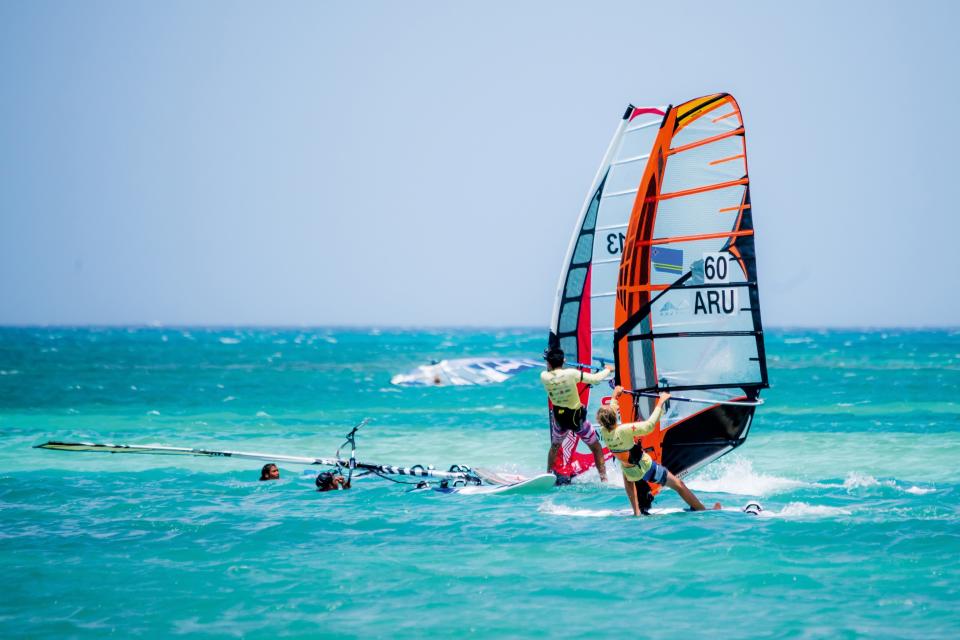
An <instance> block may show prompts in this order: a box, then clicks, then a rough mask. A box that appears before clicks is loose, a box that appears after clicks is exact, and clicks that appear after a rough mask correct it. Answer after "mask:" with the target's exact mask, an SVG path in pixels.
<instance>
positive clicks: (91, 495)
mask: <svg viewBox="0 0 960 640" xmlns="http://www.w3.org/2000/svg"><path fill="white" fill-rule="evenodd" d="M766 340H767V342H766V344H767V353H768V366H769V370H770V379H771V384H772V386H771V388H770V389H769V390H767V391H765V392H764V394H763V398H764V400H765V404H764V405H763V406H761V407H760V408H759V409H758V411H757V414H756V418H755V420H754V423H753V426H752V429H751V433H750V437H749V439H748V440H747V442H746V444H744V445H743V446H742V447H741V448H739V449H738V450H736V451H735V452H733V453H731V454H729V455H727V456H726V457H724V458H722V459H720V460H718V461H716V462H714V463H712V464H710V465H708V466H707V467H705V468H704V469H702V470H700V471H699V472H697V473H695V474H693V475H691V476H690V477H688V479H687V481H688V484H689V486H690V488H691V489H693V490H694V491H695V492H696V493H697V494H698V495H699V496H700V497H701V498H702V499H703V501H704V502H713V501H720V502H721V503H723V504H724V505H725V506H728V507H742V506H743V505H744V504H746V503H748V502H751V501H759V502H760V503H761V504H762V505H763V507H764V511H763V513H762V514H761V515H760V516H756V517H755V516H750V515H746V514H743V513H740V512H738V511H736V510H727V511H721V512H715V513H696V514H694V513H687V512H679V513H674V514H670V515H662V516H655V517H646V518H632V517H628V516H626V515H624V514H625V513H626V510H627V508H628V504H627V500H626V497H625V495H624V493H623V489H622V487H621V486H618V484H617V483H616V482H614V483H611V484H610V485H601V484H600V483H599V481H598V479H597V477H596V475H592V476H587V477H585V478H583V479H582V480H581V481H579V482H577V483H575V484H574V485H572V486H569V487H563V488H559V489H555V490H552V491H550V492H547V493H540V494H530V495H493V496H464V495H447V494H441V493H436V492H410V491H409V489H410V486H409V485H401V484H395V483H391V482H388V481H385V480H382V479H378V478H369V477H367V478H361V479H359V480H357V481H356V482H355V485H354V488H353V489H352V490H351V491H345V492H336V493H318V492H316V491H315V490H314V485H313V476H312V475H310V474H309V473H304V471H305V468H304V467H298V466H297V465H287V464H281V465H280V470H281V476H282V478H281V480H280V481H279V482H271V483H266V482H258V477H259V470H260V464H259V463H257V462H251V461H242V460H236V459H226V458H181V457H170V456H165V457H160V456H134V455H107V454H99V453H71V452H62V451H48V450H41V449H34V448H32V446H33V445H35V444H38V443H41V442H44V441H46V440H49V439H54V440H83V441H91V442H119V443H137V444H166V445H174V446H191V447H210V448H221V449H234V450H248V451H268V452H274V453H285V454H292V455H310V456H332V455H333V453H334V452H335V451H336V449H337V447H338V446H339V445H340V443H341V442H342V440H343V435H344V434H345V433H346V432H347V431H348V430H349V429H350V428H351V427H352V426H353V425H354V424H356V423H358V422H359V421H360V420H362V419H363V418H370V423H369V424H368V425H367V426H365V427H363V429H362V430H361V431H360V432H359V434H358V440H357V444H358V450H357V457H358V459H360V460H369V461H374V462H384V463H389V464H397V465H409V464H423V465H427V464H432V465H435V466H436V467H437V468H446V467H447V466H449V465H450V464H453V463H460V464H467V465H471V466H481V467H488V468H492V469H495V470H499V471H509V472H517V473H524V474H536V473H541V472H542V470H543V468H544V465H545V458H546V450H547V446H548V431H547V425H546V421H545V416H546V411H545V408H544V394H543V391H542V389H541V388H540V385H539V381H538V377H537V373H536V371H527V372H524V373H520V374H518V375H517V376H516V377H515V378H513V379H511V380H509V381H507V382H505V383H503V384H498V385H491V386H486V387H444V388H400V387H395V386H392V385H391V384H390V377H391V376H392V375H393V374H395V373H400V372H403V371H406V370H408V369H411V368H413V367H415V366H417V365H419V364H425V363H427V362H429V361H430V360H431V359H440V358H453V357H468V356H489V355H496V356H518V357H531V356H533V357H536V356H538V355H539V353H540V351H541V350H542V349H543V347H544V346H545V341H546V331H540V330H531V329H516V330H505V329H488V330H485V329H456V330H454V329H451V330H434V329H429V330H391V329H372V328H371V329H337V328H331V329H323V328H321V329H316V328H309V329H277V330H269V329H202V328H163V327H158V328H103V329H66V328H64V329H60V328H6V329H0V518H2V527H0V575H3V576H4V577H5V579H6V583H7V586H6V587H4V588H3V592H4V595H3V597H2V598H0V635H2V636H3V637H6V638H15V637H16V638H19V637H24V638H71V637H77V638H90V637H94V638H99V637H105V636H113V637H170V636H190V637H210V638H241V637H267V638H271V637H276V638H290V637H303V638H360V637H364V638H381V637H382V638H387V637H389V638H417V637H425V636H435V637H441V638H443V637H453V636H456V637H477V638H541V637H551V638H578V637H585V636H595V635H600V636H605V637H617V636H620V635H629V636H630V637H641V638H680V637H695V638H699V637H719V638H857V637H891V638H929V637H937V638H955V637H958V636H960V500H958V498H960V471H958V462H960V331H951V330H937V331H933V330H930V331H914V330H909V331H908V330H895V329H887V330H863V331H855V330H851V331H826V330H823V331H811V330H787V329H781V330H773V331H768V332H767V336H766ZM307 471H309V470H307ZM314 471H315V469H314ZM612 471H613V470H612ZM617 475H618V474H617V473H616V472H615V471H614V472H613V473H611V476H613V477H616V476H617ZM657 503H658V505H660V506H664V507H680V506H682V501H681V500H680V498H679V497H678V496H677V495H676V494H675V493H673V492H671V491H666V492H664V493H662V494H661V495H660V497H658V499H657Z"/></svg>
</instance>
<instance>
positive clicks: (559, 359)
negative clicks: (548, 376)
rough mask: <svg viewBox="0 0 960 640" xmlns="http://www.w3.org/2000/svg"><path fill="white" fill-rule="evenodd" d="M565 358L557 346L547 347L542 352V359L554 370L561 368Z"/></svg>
mask: <svg viewBox="0 0 960 640" xmlns="http://www.w3.org/2000/svg"><path fill="white" fill-rule="evenodd" d="M565 357H566V354H564V352H563V349H561V348H560V347H559V346H558V345H552V346H549V347H547V348H546V349H544V351H543V359H544V360H546V361H547V364H548V365H550V366H551V367H554V368H556V367H562V366H563V360H564V358H565Z"/></svg>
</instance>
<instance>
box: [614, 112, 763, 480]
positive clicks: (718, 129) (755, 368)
mask: <svg viewBox="0 0 960 640" xmlns="http://www.w3.org/2000/svg"><path fill="white" fill-rule="evenodd" d="M632 189H633V198H632V199H633V209H632V212H631V215H630V223H629V227H628V229H627V232H626V236H625V239H624V246H623V257H622V260H621V264H620V266H619V272H618V281H617V287H616V305H615V331H614V336H613V337H614V357H615V362H616V372H617V373H616V377H617V382H618V383H619V384H621V385H622V386H623V387H624V389H626V390H629V391H631V392H632V394H633V395H632V398H633V402H621V406H620V411H621V418H622V420H623V422H632V421H635V420H643V419H644V418H646V417H647V416H649V415H650V413H651V411H652V410H653V408H654V406H655V399H656V398H655V396H656V395H657V393H658V392H661V391H668V392H670V393H671V394H672V396H673V397H672V399H671V401H670V404H669V407H668V410H667V412H666V414H665V415H664V417H663V418H662V419H661V420H660V423H659V425H658V427H657V428H656V429H655V430H654V432H653V433H651V434H650V435H649V436H646V437H645V438H644V439H643V440H642V443H643V446H644V447H645V448H646V449H647V450H648V451H649V452H650V453H651V455H652V457H653V458H654V459H655V460H657V461H659V462H661V463H662V464H664V465H665V466H666V467H667V468H668V469H670V470H671V471H672V472H673V473H674V474H676V475H678V476H681V477H682V476H684V475H686V474H688V473H690V472H692V471H693V470H695V469H697V468H699V467H701V466H703V465H705V464H707V463H708V462H710V461H712V460H715V459H716V458H718V457H720V456H722V455H724V454H725V453H728V452H729V451H732V450H733V449H734V448H736V447H738V446H740V445H741V444H743V442H744V441H745V440H746V437H747V434H748V432H749V429H750V424H751V421H752V419H753V415H754V411H755V409H756V407H757V406H758V405H759V404H761V402H762V401H761V400H760V391H761V389H764V388H766V387H767V386H769V385H768V378H767V366H766V356H765V351H764V342H763V329H762V326H761V321H760V299H759V293H758V288H757V263H756V252H755V248H754V227H753V209H752V203H751V200H750V179H749V175H748V171H747V156H746V142H745V134H744V125H743V118H742V115H741V113H740V108H739V106H738V104H737V102H736V101H735V100H734V98H733V97H732V96H730V95H729V94H726V93H719V94H715V95H710V96H706V97H703V98H697V99H695V100H690V101H689V102H684V103H683V104H680V105H679V106H671V107H670V108H668V109H666V113H665V114H664V116H663V117H662V119H661V123H660V126H659V127H658V129H657V136H656V140H655V141H654V143H653V147H652V151H651V154H650V157H649V159H648V160H647V162H646V163H645V168H644V172H643V176H642V178H641V179H640V180H638V182H637V183H636V184H634V185H633V187H632Z"/></svg>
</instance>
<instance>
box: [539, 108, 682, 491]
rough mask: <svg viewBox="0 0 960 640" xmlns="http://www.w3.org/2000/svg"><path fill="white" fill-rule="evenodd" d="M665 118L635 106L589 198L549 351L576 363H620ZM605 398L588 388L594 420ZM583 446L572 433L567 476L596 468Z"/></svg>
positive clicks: (564, 272)
mask: <svg viewBox="0 0 960 640" xmlns="http://www.w3.org/2000/svg"><path fill="white" fill-rule="evenodd" d="M665 112H666V107H634V106H633V105H630V106H628V107H627V109H626V111H625V112H624V114H623V116H622V117H621V119H620V122H619V124H618V126H617V129H616V131H615V132H614V135H613V139H612V140H611V141H610V144H609V145H608V146H607V150H606V153H604V156H603V160H602V161H601V163H600V167H599V168H598V169H597V173H596V175H595V176H594V179H593V183H592V184H591V185H590V189H589V191H588V192H587V197H586V199H585V200H584V203H583V207H582V208H581V212H580V216H579V218H578V219H577V223H576V225H575V226H574V230H573V235H572V237H571V238H570V243H569V246H568V247H567V252H566V255H565V257H564V261H563V267H562V269H561V272H560V279H559V282H558V284H557V292H556V297H555V299H554V307H553V314H552V317H551V323H550V337H549V344H550V345H559V346H560V348H562V349H563V350H564V353H565V354H566V359H567V362H568V363H579V364H581V365H588V366H589V365H592V364H593V363H600V364H601V365H602V364H604V363H612V362H613V359H614V357H613V333H614V329H615V327H614V307H615V298H616V287H617V277H618V273H619V268H620V260H621V257H622V255H623V247H624V241H625V240H626V233H627V226H628V223H629V221H630V215H631V213H632V211H633V201H634V198H635V196H636V185H637V184H639V182H640V179H641V178H642V176H643V171H644V168H645V166H646V163H647V159H648V158H649V157H650V152H651V149H652V147H653V143H654V140H655V139H656V136H657V132H658V127H659V125H660V123H661V122H662V120H663V116H664V114H665ZM603 395H604V394H603V393H602V389H600V388H598V389H596V390H595V391H594V393H592V394H591V392H590V387H589V386H588V385H580V401H581V402H582V403H583V404H584V406H586V407H587V416H588V419H590V420H593V416H594V415H595V414H596V410H597V408H599V406H600V401H601V398H602V397H603ZM548 413H549V412H548ZM549 417H550V419H552V413H551V414H550V416H549ZM578 443H579V438H578V437H577V436H576V435H575V434H573V433H569V434H567V436H566V438H565V439H564V441H563V443H562V445H561V448H560V451H559V452H558V453H557V460H556V462H555V465H554V468H555V469H556V470H557V471H558V472H559V473H563V474H564V475H569V476H575V475H578V474H579V473H583V472H584V471H586V470H588V469H589V468H591V467H592V466H593V464H594V460H593V455H592V454H590V453H584V452H578V451H577V444H578ZM605 455H606V456H607V458H608V459H609V457H611V456H610V454H609V452H607V453H605Z"/></svg>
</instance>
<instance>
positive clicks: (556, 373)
mask: <svg viewBox="0 0 960 640" xmlns="http://www.w3.org/2000/svg"><path fill="white" fill-rule="evenodd" d="M564 357H565V356H564V353H563V349H561V348H560V347H559V346H552V347H548V348H547V350H546V351H544V352H543V358H544V360H546V361H547V370H546V371H543V372H541V373H540V382H542V383H543V386H544V388H545V389H546V390H547V395H548V396H549V397H550V402H551V403H552V404H553V408H552V409H551V415H550V452H549V453H548V454H547V473H553V472H554V471H553V465H554V462H555V461H556V459H557V452H558V451H559V450H560V443H562V442H563V438H564V436H565V435H566V432H567V431H573V432H574V433H576V434H577V435H578V436H580V439H581V440H583V441H584V442H585V443H587V446H588V447H590V451H591V452H593V459H594V461H595V462H596V464H597V472H598V473H599V474H600V481H601V482H606V481H607V469H606V466H605V465H604V463H603V447H601V446H600V441H599V440H598V439H597V432H596V431H595V430H594V428H593V425H592V424H590V421H589V420H587V419H586V418H587V408H586V407H585V406H583V404H582V403H581V402H580V392H579V389H578V388H577V385H578V384H579V383H581V382H582V383H584V384H589V385H594V384H597V383H598V382H603V381H604V380H606V379H607V378H609V377H610V375H611V374H612V373H613V367H612V366H610V365H607V366H606V368H604V369H603V370H602V371H600V372H599V373H586V372H584V371H580V370H578V369H564V368H563V363H564ZM563 480H566V481H567V482H569V479H568V478H561V477H560V476H559V475H558V476H557V482H558V484H560V483H562V482H563Z"/></svg>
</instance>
